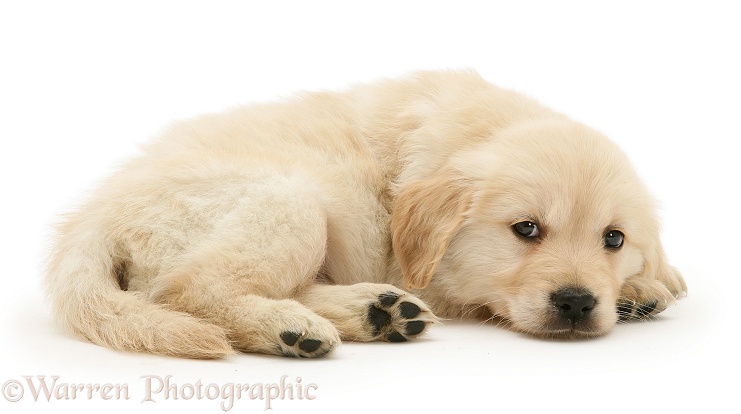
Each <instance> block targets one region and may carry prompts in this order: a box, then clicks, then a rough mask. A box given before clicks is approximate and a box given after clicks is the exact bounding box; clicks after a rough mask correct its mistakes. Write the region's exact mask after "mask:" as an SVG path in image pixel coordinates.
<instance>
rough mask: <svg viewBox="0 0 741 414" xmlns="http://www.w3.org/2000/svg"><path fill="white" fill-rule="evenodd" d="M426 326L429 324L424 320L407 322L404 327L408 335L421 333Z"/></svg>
mask: <svg viewBox="0 0 741 414" xmlns="http://www.w3.org/2000/svg"><path fill="white" fill-rule="evenodd" d="M425 326H427V324H426V323H425V322H423V321H411V322H407V324H406V326H405V327H404V332H405V333H406V334H407V335H419V334H420V333H422V331H424V330H425Z"/></svg>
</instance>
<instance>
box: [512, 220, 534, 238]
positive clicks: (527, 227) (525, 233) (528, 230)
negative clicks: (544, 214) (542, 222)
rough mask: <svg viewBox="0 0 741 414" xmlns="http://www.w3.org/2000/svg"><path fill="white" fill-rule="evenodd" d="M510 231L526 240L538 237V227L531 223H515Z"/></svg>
mask: <svg viewBox="0 0 741 414" xmlns="http://www.w3.org/2000/svg"><path fill="white" fill-rule="evenodd" d="M512 229H513V230H514V231H515V233H517V234H519V235H520V236H522V237H526V238H528V239H530V238H534V237H538V236H540V229H539V228H538V225H537V224H535V223H533V222H532V221H521V222H519V223H515V224H514V225H513V226H512Z"/></svg>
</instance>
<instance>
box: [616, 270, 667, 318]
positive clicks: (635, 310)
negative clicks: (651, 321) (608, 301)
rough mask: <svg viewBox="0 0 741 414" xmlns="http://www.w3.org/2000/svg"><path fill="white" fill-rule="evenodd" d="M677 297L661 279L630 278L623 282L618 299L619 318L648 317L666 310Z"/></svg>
mask: <svg viewBox="0 0 741 414" xmlns="http://www.w3.org/2000/svg"><path fill="white" fill-rule="evenodd" d="M675 298H676V295H675V294H674V293H673V292H672V291H670V290H669V288H668V287H667V286H666V285H665V284H664V283H662V282H661V281H658V280H649V279H644V278H640V277H634V278H630V279H628V280H626V281H625V283H624V284H623V287H622V288H621V290H620V297H619V298H618V300H617V313H618V319H619V320H620V321H627V320H635V319H648V318H649V317H651V316H652V315H656V314H658V313H660V312H662V311H664V310H665V309H666V308H667V306H669V304H671V303H672V302H674V299H675Z"/></svg>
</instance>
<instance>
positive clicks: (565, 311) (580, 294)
mask: <svg viewBox="0 0 741 414" xmlns="http://www.w3.org/2000/svg"><path fill="white" fill-rule="evenodd" d="M551 299H553V306H555V307H556V309H557V310H558V314H559V315H561V317H562V318H564V319H567V320H569V321H571V323H577V322H579V321H582V320H584V319H587V318H588V317H589V314H590V313H591V312H592V309H594V303H595V299H594V296H592V294H591V293H590V292H589V291H587V290H585V289H581V288H564V289H561V290H558V291H556V292H555V293H553V294H552V295H551Z"/></svg>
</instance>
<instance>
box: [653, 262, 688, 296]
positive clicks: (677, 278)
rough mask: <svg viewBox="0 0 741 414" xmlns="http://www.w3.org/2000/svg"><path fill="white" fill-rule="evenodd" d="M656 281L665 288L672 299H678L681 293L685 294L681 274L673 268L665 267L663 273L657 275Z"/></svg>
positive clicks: (685, 285) (685, 290)
mask: <svg viewBox="0 0 741 414" xmlns="http://www.w3.org/2000/svg"><path fill="white" fill-rule="evenodd" d="M657 279H659V280H660V281H661V283H663V284H664V286H666V288H667V289H668V290H669V292H670V293H671V294H672V296H674V298H678V297H679V296H680V295H682V294H683V293H687V284H686V283H684V278H683V277H682V274H681V273H679V270H677V269H676V268H675V267H673V266H668V265H667V266H666V267H665V269H664V271H663V272H660V273H659V274H658V275H657Z"/></svg>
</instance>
